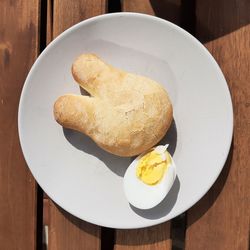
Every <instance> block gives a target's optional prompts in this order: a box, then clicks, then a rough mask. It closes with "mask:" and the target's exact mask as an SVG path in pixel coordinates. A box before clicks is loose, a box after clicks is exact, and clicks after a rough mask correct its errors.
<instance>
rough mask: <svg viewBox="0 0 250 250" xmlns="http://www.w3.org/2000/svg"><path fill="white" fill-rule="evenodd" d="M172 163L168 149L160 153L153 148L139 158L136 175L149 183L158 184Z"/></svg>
mask: <svg viewBox="0 0 250 250" xmlns="http://www.w3.org/2000/svg"><path fill="white" fill-rule="evenodd" d="M171 163H172V162H171V156H170V154H169V153H168V151H165V152H163V153H159V152H157V150H154V149H153V150H151V151H149V152H148V153H146V154H145V155H143V156H142V158H141V159H140V160H139V162H138V165H137V168H136V176H137V177H138V178H139V179H140V180H141V181H142V182H144V183H145V184H147V185H156V184H158V183H159V182H160V181H161V180H162V178H163V176H164V174H165V172H166V171H167V169H168V167H169V166H170V165H171Z"/></svg>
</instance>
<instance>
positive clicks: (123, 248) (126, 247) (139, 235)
mask: <svg viewBox="0 0 250 250" xmlns="http://www.w3.org/2000/svg"><path fill="white" fill-rule="evenodd" d="M171 244H172V243H171V240H170V223H168V222H167V223H163V224H161V225H158V226H154V227H149V228H145V229H133V230H116V237H115V248H114V249H115V250H158V249H161V250H169V249H172V246H171Z"/></svg>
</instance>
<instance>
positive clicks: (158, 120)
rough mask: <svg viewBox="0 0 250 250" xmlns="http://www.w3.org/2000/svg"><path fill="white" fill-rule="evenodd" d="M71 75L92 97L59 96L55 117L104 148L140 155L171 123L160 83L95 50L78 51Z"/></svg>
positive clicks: (117, 152)
mask: <svg viewBox="0 0 250 250" xmlns="http://www.w3.org/2000/svg"><path fill="white" fill-rule="evenodd" d="M72 74H73V77H74V79H75V80H76V82H77V83H78V84H79V85H80V86H81V87H82V88H83V89H85V90H86V91H87V92H88V93H89V94H90V96H81V95H74V94H67V95H64V96H61V97H59V98H58V99H57V101H56V102H55V105H54V116H55V119H56V121H57V122H58V123H59V124H61V125H62V126H64V127H66V128H71V129H74V130H77V131H80V132H82V133H84V134H86V135H87V136H89V137H91V138H92V139H93V140H94V141H95V142H96V144H97V145H99V146H100V147H101V148H103V149H104V150H106V151H108V152H110V153H112V154H115V155H119V156H134V155H138V154H140V153H142V152H143V151H145V150H148V149H149V148H151V147H153V146H154V145H155V144H156V143H157V142H159V141H160V140H161V139H162V137H163V136H164V135H165V133H166V132H167V130H168V128H169V127H170V124H171V122H172V118H173V109H172V105H171V102H170V99H169V97H168V94H167V92H166V90H165V89H164V88H163V87H162V86H161V85H160V84H159V83H157V82H155V81H153V80H151V79H149V78H146V77H143V76H139V75H135V74H131V73H127V72H125V71H122V70H120V69H116V68H114V67H112V66H111V65H108V64H106V63H105V62H103V61H102V60H101V59H100V58H98V57H97V56H96V55H93V54H83V55H81V56H79V57H78V58H77V59H76V61H75V62H74V63H73V65H72Z"/></svg>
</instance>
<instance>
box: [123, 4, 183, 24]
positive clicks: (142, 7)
mask: <svg viewBox="0 0 250 250" xmlns="http://www.w3.org/2000/svg"><path fill="white" fill-rule="evenodd" d="M122 10H123V11H129V12H138V13H144V14H148V15H153V16H158V17H160V18H163V19H166V20H168V21H171V22H173V23H176V24H179V23H180V20H181V0H161V1H159V0H123V4H122Z"/></svg>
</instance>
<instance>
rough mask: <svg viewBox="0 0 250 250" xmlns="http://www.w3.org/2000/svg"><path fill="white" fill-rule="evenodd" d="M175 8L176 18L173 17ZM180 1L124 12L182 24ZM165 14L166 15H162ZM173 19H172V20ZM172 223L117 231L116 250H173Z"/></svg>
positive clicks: (140, 4)
mask: <svg viewBox="0 0 250 250" xmlns="http://www.w3.org/2000/svg"><path fill="white" fill-rule="evenodd" d="M173 6H175V8H174V9H175V16H172V13H171V12H172V11H173ZM180 6H181V3H180V1H161V2H159V1H150V0H143V1H141V0H135V1H131V0H124V1H123V5H122V10H123V11H132V12H139V13H145V14H150V15H157V16H159V17H162V18H165V19H167V20H170V21H172V22H175V23H179V22H180V11H181V10H180ZM162 13H164V15H163V14H162ZM170 17H171V18H170ZM171 248H172V241H171V239H170V222H166V223H164V224H161V225H159V226H154V227H150V228H145V229H136V230H116V237H115V249H116V250H124V249H130V250H132V249H137V250H139V249H140V250H147V249H171Z"/></svg>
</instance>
